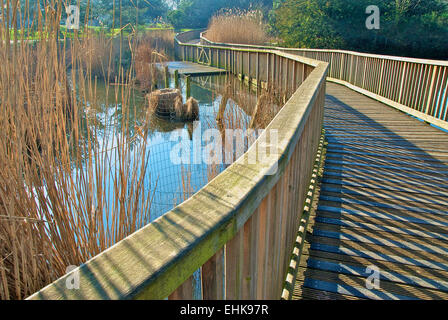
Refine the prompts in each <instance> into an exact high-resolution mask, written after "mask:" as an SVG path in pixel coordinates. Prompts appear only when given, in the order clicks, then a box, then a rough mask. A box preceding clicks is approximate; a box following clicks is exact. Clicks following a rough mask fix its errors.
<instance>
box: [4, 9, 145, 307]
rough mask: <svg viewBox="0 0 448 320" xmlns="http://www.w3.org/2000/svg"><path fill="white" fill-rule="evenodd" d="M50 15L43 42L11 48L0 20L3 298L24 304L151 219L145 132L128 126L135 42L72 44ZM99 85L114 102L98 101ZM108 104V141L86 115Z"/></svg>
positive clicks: (101, 39)
mask: <svg viewBox="0 0 448 320" xmlns="http://www.w3.org/2000/svg"><path fill="white" fill-rule="evenodd" d="M56 9H57V10H56V13H57V12H61V11H62V10H63V6H62V4H61V2H58V4H57V8H56ZM12 10H16V9H14V8H13V9H12ZM25 10H28V8H25ZM13 14H14V15H16V16H17V19H22V21H23V19H26V16H25V15H21V14H20V13H19V12H17V11H16V12H13ZM22 14H23V12H22ZM59 16H60V15H59ZM44 17H45V19H44V18H42V16H37V17H34V18H35V19H34V21H36V25H37V26H38V27H37V30H36V32H38V33H39V34H40V35H44V34H45V35H46V36H45V40H46V41H37V42H33V43H30V42H22V41H10V29H9V28H7V26H6V22H5V21H2V22H0V35H1V38H2V39H6V40H7V41H5V42H4V43H3V44H2V45H1V46H0V59H1V60H2V67H1V68H0V106H1V108H0V136H1V138H0V166H1V168H2V170H1V171H0V299H2V300H5V299H23V298H26V297H27V296H29V295H30V294H32V293H34V292H36V291H37V290H39V289H41V288H42V287H44V286H45V285H47V284H49V283H50V282H52V281H54V280H55V279H57V278H58V277H60V276H62V275H64V274H65V272H66V268H67V267H68V266H71V265H80V264H82V263H83V262H85V261H87V260H88V259H90V258H92V257H93V256H95V255H97V254H99V253H100V252H102V251H104V250H105V249H107V248H108V247H110V246H112V245H113V244H115V243H116V242H118V241H120V240H121V239H123V238H124V237H126V236H127V235H129V234H132V233H133V232H135V231H136V230H138V229H139V228H141V227H142V226H144V225H146V224H147V223H149V220H150V218H149V217H150V207H151V201H152V195H151V194H149V193H148V192H147V190H145V181H147V180H148V179H150V173H149V172H148V170H147V165H148V152H147V146H146V141H147V139H146V138H147V134H148V132H147V131H145V132H144V133H143V136H141V137H140V136H139V135H134V134H133V133H132V132H133V130H132V129H133V128H131V125H132V123H131V121H130V119H131V118H132V116H133V115H132V113H133V112H135V111H133V108H132V105H131V97H132V95H133V94H132V79H133V75H134V72H135V70H134V66H135V63H134V62H135V50H134V48H136V46H137V45H138V39H137V37H136V35H135V34H130V35H129V37H126V39H125V40H126V41H123V42H119V43H118V45H117V44H116V43H114V42H113V41H110V39H109V38H108V37H107V36H106V35H103V36H101V35H98V34H96V33H93V32H92V33H90V32H89V33H86V34H85V35H84V36H83V37H79V38H77V37H74V38H73V39H71V40H70V41H68V40H67V39H66V38H62V39H61V38H59V39H58V37H57V35H58V34H59V35H60V21H59V20H58V18H57V14H55V12H54V11H52V10H50V9H48V8H47V9H46V11H45V14H44ZM44 20H45V21H46V22H45V23H44ZM14 32H15V33H16V34H18V30H15V31H14ZM18 40H20V39H18ZM41 40H42V39H41ZM126 43H127V48H128V51H129V59H130V61H131V63H129V66H128V68H124V66H123V65H122V64H121V61H122V58H123V54H124V52H125V51H126V50H127V49H126ZM99 55H101V56H102V57H108V58H106V59H104V61H103V60H102V59H98V56H99ZM117 61H118V63H117V64H116V65H115V66H114V63H115V62H117ZM112 74H113V77H112V76H111V75H112ZM99 78H104V81H105V82H106V91H107V92H111V93H112V96H113V97H114V98H113V99H112V101H110V98H106V99H107V100H106V101H99V100H98V98H97V95H96V91H97V81H98V79H99ZM112 78H113V80H112ZM111 81H114V82H118V83H121V84H122V85H120V86H114V85H112V83H111ZM110 96H111V95H109V94H106V97H110ZM102 104H106V105H113V106H114V108H115V114H117V115H119V116H117V117H116V118H117V119H119V120H118V121H119V123H117V124H114V132H113V134H112V135H111V136H101V133H100V132H98V129H97V127H96V126H94V125H93V123H92V121H91V119H90V118H89V117H87V116H86V111H87V109H89V108H99V106H100V105H102ZM111 121H112V120H111ZM114 121H117V120H116V119H114ZM110 125H111V126H112V124H110Z"/></svg>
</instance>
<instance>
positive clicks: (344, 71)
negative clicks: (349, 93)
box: [200, 33, 448, 130]
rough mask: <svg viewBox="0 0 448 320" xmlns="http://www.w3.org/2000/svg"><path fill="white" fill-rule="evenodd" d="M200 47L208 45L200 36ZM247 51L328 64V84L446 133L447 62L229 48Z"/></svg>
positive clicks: (337, 52) (336, 52) (348, 53)
mask: <svg viewBox="0 0 448 320" xmlns="http://www.w3.org/2000/svg"><path fill="white" fill-rule="evenodd" d="M200 39H201V43H202V44H204V45H217V46H221V45H224V46H229V45H230V44H221V43H214V42H211V41H210V40H208V39H207V38H206V33H201V34H200ZM232 46H233V47H238V48H244V49H250V50H259V49H264V50H280V51H283V52H287V53H290V54H297V55H301V56H304V57H308V58H311V59H315V60H319V61H325V62H327V63H329V65H330V67H329V71H328V79H327V80H328V81H332V82H336V83H339V84H343V85H346V86H347V87H349V88H351V89H353V90H356V91H358V92H360V93H362V94H365V95H367V96H369V97H371V98H374V99H376V100H378V101H381V102H383V103H385V104H388V105H390V106H392V107H394V108H397V109H399V110H401V111H403V112H406V113H408V114H411V115H413V116H415V117H418V118H420V119H422V120H425V121H427V122H429V123H431V124H434V125H436V126H439V127H441V128H443V129H446V130H448V122H447V121H448V61H437V60H424V59H412V58H404V57H392V56H383V55H375V54H366V53H359V52H353V51H344V50H325V49H322V50H321V49H290V48H279V47H270V46H253V45H232Z"/></svg>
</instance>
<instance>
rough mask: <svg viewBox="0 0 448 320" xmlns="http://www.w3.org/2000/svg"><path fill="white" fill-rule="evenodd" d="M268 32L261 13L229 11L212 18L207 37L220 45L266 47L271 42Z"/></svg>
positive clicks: (255, 11)
mask: <svg viewBox="0 0 448 320" xmlns="http://www.w3.org/2000/svg"><path fill="white" fill-rule="evenodd" d="M266 30H268V27H267V24H266V23H265V22H264V21H263V15H262V13H261V12H260V11H257V10H248V11H244V10H239V9H229V10H226V11H222V12H220V13H219V14H217V15H215V16H213V17H212V18H211V20H210V23H209V26H208V29H207V33H206V37H207V39H209V40H210V41H213V42H220V43H236V44H252V45H264V44H266V43H268V42H269V41H270V38H269V36H268V34H267V31H266Z"/></svg>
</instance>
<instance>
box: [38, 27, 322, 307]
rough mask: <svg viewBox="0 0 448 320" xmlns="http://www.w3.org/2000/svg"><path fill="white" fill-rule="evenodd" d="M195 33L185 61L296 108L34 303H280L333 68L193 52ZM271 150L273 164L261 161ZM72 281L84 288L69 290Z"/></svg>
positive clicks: (226, 50)
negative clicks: (269, 90)
mask: <svg viewBox="0 0 448 320" xmlns="http://www.w3.org/2000/svg"><path fill="white" fill-rule="evenodd" d="M195 32H196V33H197V31H192V32H189V33H186V34H185V33H184V34H180V35H178V36H177V37H176V53H177V55H178V56H180V57H181V58H183V59H184V60H190V61H194V62H199V63H207V64H210V65H212V66H215V67H220V68H225V69H226V70H228V71H229V72H231V73H233V74H238V75H242V76H243V79H248V80H249V83H253V84H258V85H260V86H261V85H263V83H264V85H266V84H267V85H275V86H276V87H277V88H280V89H282V90H283V91H284V92H289V93H290V94H289V95H288V96H290V98H289V100H288V101H287V103H286V104H285V105H284V106H283V108H282V109H281V110H280V112H279V113H278V114H277V116H276V117H275V118H274V120H273V121H272V122H271V123H270V124H269V126H268V127H267V128H266V130H265V131H264V132H263V133H262V134H261V135H260V136H259V138H258V139H257V141H255V143H254V144H253V145H252V146H251V147H250V149H249V150H248V151H247V152H246V153H245V154H244V155H243V156H242V157H240V158H239V159H238V160H237V161H236V162H235V163H233V164H232V165H231V166H229V167H228V168H227V169H226V170H225V171H223V172H222V173H221V174H220V175H219V176H217V177H216V178H215V179H214V180H212V181H211V182H210V183H209V184H207V185H206V186H205V187H204V188H202V189H201V190H200V191H199V192H198V193H196V194H195V195H194V196H192V197H191V198H190V199H188V200H187V201H185V202H184V203H182V204H181V205H179V206H177V207H176V208H174V209H173V210H171V211H169V212H167V213H166V214H165V215H163V216H161V217H160V218H158V219H157V220H155V221H154V222H152V223H150V224H149V225H147V226H146V227H144V228H142V229H141V230H139V231H137V232H136V233H134V234H132V235H131V236H129V237H127V238H126V239H124V240H123V241H121V242H119V243H118V244H116V245H115V246H113V247H112V248H110V249H108V250H106V251H105V252H103V253H101V254H100V255H98V256H96V257H94V258H93V259H92V260H90V261H88V262H87V263H85V264H84V265H82V266H80V267H79V268H77V269H75V270H74V271H73V272H72V273H71V274H68V275H66V276H64V277H62V278H60V279H59V280H57V281H55V282H54V283H52V284H50V285H49V286H47V287H46V288H44V289H43V290H41V291H39V292H37V293H36V294H34V295H33V296H32V297H31V299H129V298H136V299H163V298H166V297H169V298H170V299H191V298H193V297H196V298H202V299H279V298H280V296H281V293H282V287H283V285H284V281H285V276H286V271H287V267H288V262H289V259H290V255H291V252H292V249H293V246H294V242H295V239H296V234H297V231H298V228H299V222H300V219H301V214H302V209H303V206H304V203H305V197H306V194H307V191H308V185H309V183H310V177H311V174H312V171H313V164H314V159H315V156H316V152H317V149H318V145H319V140H320V136H321V129H322V122H323V107H324V100H325V78H326V76H327V70H328V64H327V63H325V62H319V61H315V60H312V59H308V58H304V57H300V56H297V55H291V54H287V53H283V52H280V51H276V50H249V49H242V48H232V47H219V46H203V45H199V44H191V43H187V42H189V41H191V40H194V39H195V38H194V37H195V36H196V37H197V36H198V35H196V34H195ZM272 132H276V133H277V137H278V141H277V143H274V140H272V137H271V134H272ZM267 146H268V147H269V148H268V149H270V150H269V151H268V153H269V154H270V155H269V157H268V158H267V159H264V161H260V158H259V156H260V154H259V150H263V149H265V148H266V147H267ZM251 159H252V160H251ZM253 159H256V161H255V162H253ZM198 269H200V278H199V279H198V278H197V277H194V276H193V275H194V274H197V273H196V271H197V270H198ZM74 274H77V275H79V279H80V280H79V289H73V290H70V289H68V288H67V286H66V281H68V280H70V279H71V278H70V277H73V276H74ZM198 287H199V288H200V290H199V292H200V295H199V296H198V294H197V293H198V290H197V289H198Z"/></svg>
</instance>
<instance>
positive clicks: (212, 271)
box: [201, 249, 225, 300]
mask: <svg viewBox="0 0 448 320" xmlns="http://www.w3.org/2000/svg"><path fill="white" fill-rule="evenodd" d="M201 275H202V297H203V299H204V300H223V299H224V294H225V291H224V290H225V287H224V277H225V272H224V249H221V250H219V251H218V252H217V253H216V254H215V255H214V256H213V257H211V258H210V260H208V261H207V262H206V263H205V264H204V265H203V266H202V272H201Z"/></svg>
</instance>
